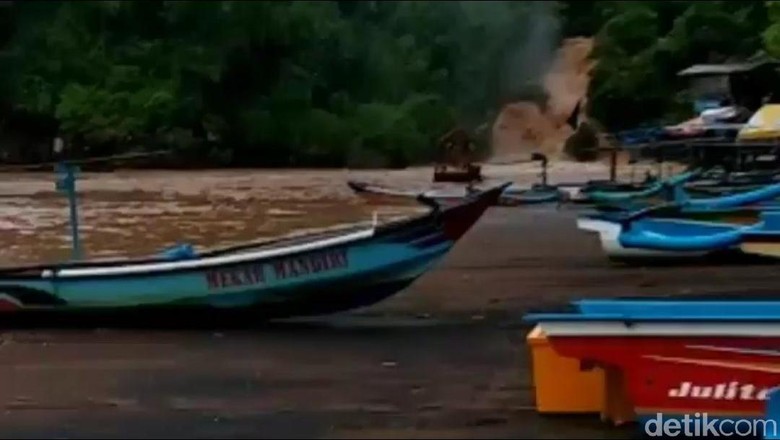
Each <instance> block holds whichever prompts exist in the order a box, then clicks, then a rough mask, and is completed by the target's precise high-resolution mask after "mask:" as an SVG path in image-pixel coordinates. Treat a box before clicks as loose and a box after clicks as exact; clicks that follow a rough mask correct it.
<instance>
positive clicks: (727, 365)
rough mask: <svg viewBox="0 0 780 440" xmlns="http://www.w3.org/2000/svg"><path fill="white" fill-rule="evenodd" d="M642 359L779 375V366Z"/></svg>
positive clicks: (706, 360)
mask: <svg viewBox="0 0 780 440" xmlns="http://www.w3.org/2000/svg"><path fill="white" fill-rule="evenodd" d="M642 357H643V358H646V359H650V360H654V361H660V362H672V363H675V364H688V365H699V366H702V367H720V368H730V369H732V370H746V371H759V372H762V373H780V366H774V365H761V364H748V363H744V362H733V361H717V360H711V359H691V358H681V357H670V356H658V355H645V356H642Z"/></svg>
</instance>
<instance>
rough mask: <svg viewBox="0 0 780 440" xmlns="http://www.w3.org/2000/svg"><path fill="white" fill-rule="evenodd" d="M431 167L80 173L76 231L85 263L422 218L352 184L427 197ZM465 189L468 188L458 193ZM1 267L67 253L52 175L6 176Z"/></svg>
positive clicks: (583, 173)
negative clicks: (373, 200) (376, 201)
mask: <svg viewBox="0 0 780 440" xmlns="http://www.w3.org/2000/svg"><path fill="white" fill-rule="evenodd" d="M549 171H550V181H551V182H553V183H554V182H556V181H561V180H568V181H582V180H585V179H588V178H601V179H603V178H605V177H606V176H607V170H606V168H605V166H604V164H601V163H593V164H573V163H556V164H552V165H551V167H550V169H549ZM483 173H484V174H485V175H486V176H488V177H487V180H486V181H485V182H484V183H483V185H484V186H488V185H491V184H498V183H503V182H508V181H512V182H515V183H518V184H521V185H524V184H531V183H534V182H538V179H539V177H538V173H539V168H538V164H520V165H511V166H489V167H485V168H484V169H483ZM431 178H432V170H431V168H429V167H422V168H409V169H405V170H398V171H381V170H379V171H378V170H372V171H347V170H220V171H119V172H113V173H83V174H81V175H79V176H78V181H77V191H78V209H79V231H80V237H81V241H82V248H83V253H84V257H85V258H90V259H92V258H118V257H123V256H144V255H152V254H155V253H157V252H159V251H160V250H162V249H163V248H165V247H167V246H171V245H174V244H176V243H190V244H192V245H193V246H195V247H196V248H197V249H203V248H209V247H221V246H226V245H230V244H236V243H241V242H245V241H253V240H258V239H263V238H271V237H274V236H277V235H283V234H288V233H300V232H305V231H306V230H309V229H319V228H327V227H336V226H339V225H343V224H347V223H354V222H371V221H373V220H374V216H375V215H376V219H377V220H378V221H379V222H383V221H387V220H389V219H392V218H397V217H399V216H408V215H413V214H417V213H420V212H423V211H424V210H425V209H426V208H424V207H423V206H421V205H419V204H416V203H414V202H412V203H406V204H399V205H395V206H391V205H387V206H376V205H369V204H366V203H365V202H364V200H363V199H362V198H360V197H358V196H356V195H355V194H353V193H352V190H351V189H350V188H349V187H348V186H347V185H346V182H347V180H348V179H355V180H362V181H368V182H374V183H379V184H384V185H390V186H393V187H396V188H403V189H414V190H419V191H424V190H428V189H434V188H439V189H442V188H446V187H451V186H459V187H461V188H462V186H461V185H459V184H434V183H432V181H431ZM461 191H462V189H461ZM0 200H1V201H2V209H0V240H2V243H3V244H4V246H3V247H2V248H0V265H2V266H15V265H20V264H35V263H52V262H58V261H63V260H67V259H69V258H70V256H71V238H70V223H69V220H68V218H69V217H68V203H67V198H66V196H65V194H63V193H60V192H58V191H56V190H55V187H54V174H53V173H46V172H35V173H3V174H0Z"/></svg>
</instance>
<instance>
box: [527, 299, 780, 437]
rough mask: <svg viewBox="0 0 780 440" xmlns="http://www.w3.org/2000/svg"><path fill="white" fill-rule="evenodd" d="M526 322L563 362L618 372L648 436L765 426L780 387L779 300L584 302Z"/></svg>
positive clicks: (629, 400) (534, 317)
mask: <svg viewBox="0 0 780 440" xmlns="http://www.w3.org/2000/svg"><path fill="white" fill-rule="evenodd" d="M525 319H526V320H527V321H529V322H533V323H535V324H536V325H537V327H538V329H539V330H540V331H541V332H543V333H544V334H545V335H546V337H547V340H548V341H549V344H550V345H551V346H552V348H553V349H554V350H555V352H556V353H558V354H559V355H560V356H563V357H568V358H575V359H578V360H579V361H580V362H581V363H582V364H583V365H590V366H599V367H602V368H604V369H606V370H611V371H614V372H616V374H617V376H618V377H619V378H620V379H619V381H620V383H621V386H622V389H623V392H624V395H625V399H626V401H627V402H628V404H629V405H630V406H631V411H632V412H633V414H634V417H635V420H637V421H639V422H640V424H641V426H644V427H647V426H648V423H652V421H654V420H658V419H659V417H661V418H662V419H665V420H668V419H679V420H683V419H685V418H686V417H688V418H692V417H694V416H696V415H702V414H705V413H706V414H707V416H708V418H709V419H710V420H717V421H725V420H729V421H732V422H733V421H736V420H752V421H755V420H764V419H765V417H766V414H767V401H768V397H769V395H770V392H772V391H773V389H774V388H775V387H777V386H778V385H780V301H778V300H777V297H776V296H775V295H766V296H756V297H753V298H751V297H748V296H746V295H744V294H742V295H724V296H721V297H714V296H707V297H693V296H691V297H669V298H654V299H649V298H619V299H611V300H583V301H578V302H575V303H572V304H571V307H570V309H569V310H568V311H564V312H561V313H538V314H530V315H527V316H526V318H525ZM718 423H720V422H718Z"/></svg>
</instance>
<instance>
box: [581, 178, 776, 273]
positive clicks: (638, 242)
mask: <svg viewBox="0 0 780 440" xmlns="http://www.w3.org/2000/svg"><path fill="white" fill-rule="evenodd" d="M667 186H669V189H668V191H669V192H670V193H671V196H670V197H669V200H670V201H668V202H663V203H658V204H652V203H648V202H647V201H646V200H637V199H630V200H625V201H623V203H617V204H603V205H600V206H598V207H597V208H596V209H594V210H593V211H590V212H586V213H585V214H582V215H580V216H579V218H578V219H577V226H578V228H579V229H580V230H583V231H587V232H591V233H595V234H597V235H598V237H599V240H600V243H601V246H602V249H603V251H604V252H605V254H606V255H607V257H608V258H610V259H613V260H621V261H624V262H626V261H637V260H640V261H641V260H647V259H656V260H657V259H659V258H690V257H700V256H702V255H713V254H724V253H725V254H731V255H735V256H737V255H738V256H743V255H744V254H745V253H746V252H747V253H749V254H759V255H764V254H767V251H766V249H767V247H766V246H764V247H763V248H762V247H761V246H755V245H754V246H742V245H743V243H746V242H745V240H747V242H750V243H754V244H755V243H757V242H763V241H765V240H768V239H770V238H769V237H772V236H774V233H773V232H772V231H773V230H774V229H776V226H775V225H774V223H776V221H775V220H773V219H776V218H777V216H776V215H775V214H778V213H780V203H778V201H777V198H778V197H780V183H774V184H771V185H765V186H763V187H760V188H757V189H753V190H750V191H742V192H736V193H732V194H727V195H722V196H719V197H697V196H695V195H693V194H691V193H690V192H689V191H687V190H686V189H685V188H684V187H683V186H682V185H681V182H679V181H677V182H671V183H667ZM769 247H771V246H769ZM762 249H763V250H762ZM769 254H770V255H771V254H772V252H769Z"/></svg>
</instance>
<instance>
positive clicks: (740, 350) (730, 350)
mask: <svg viewBox="0 0 780 440" xmlns="http://www.w3.org/2000/svg"><path fill="white" fill-rule="evenodd" d="M686 347H688V348H692V349H694V350H706V351H718V352H723V353H736V354H758V355H762V356H780V351H778V350H758V349H753V348H739V347H719V346H717V345H687V346H686Z"/></svg>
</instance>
